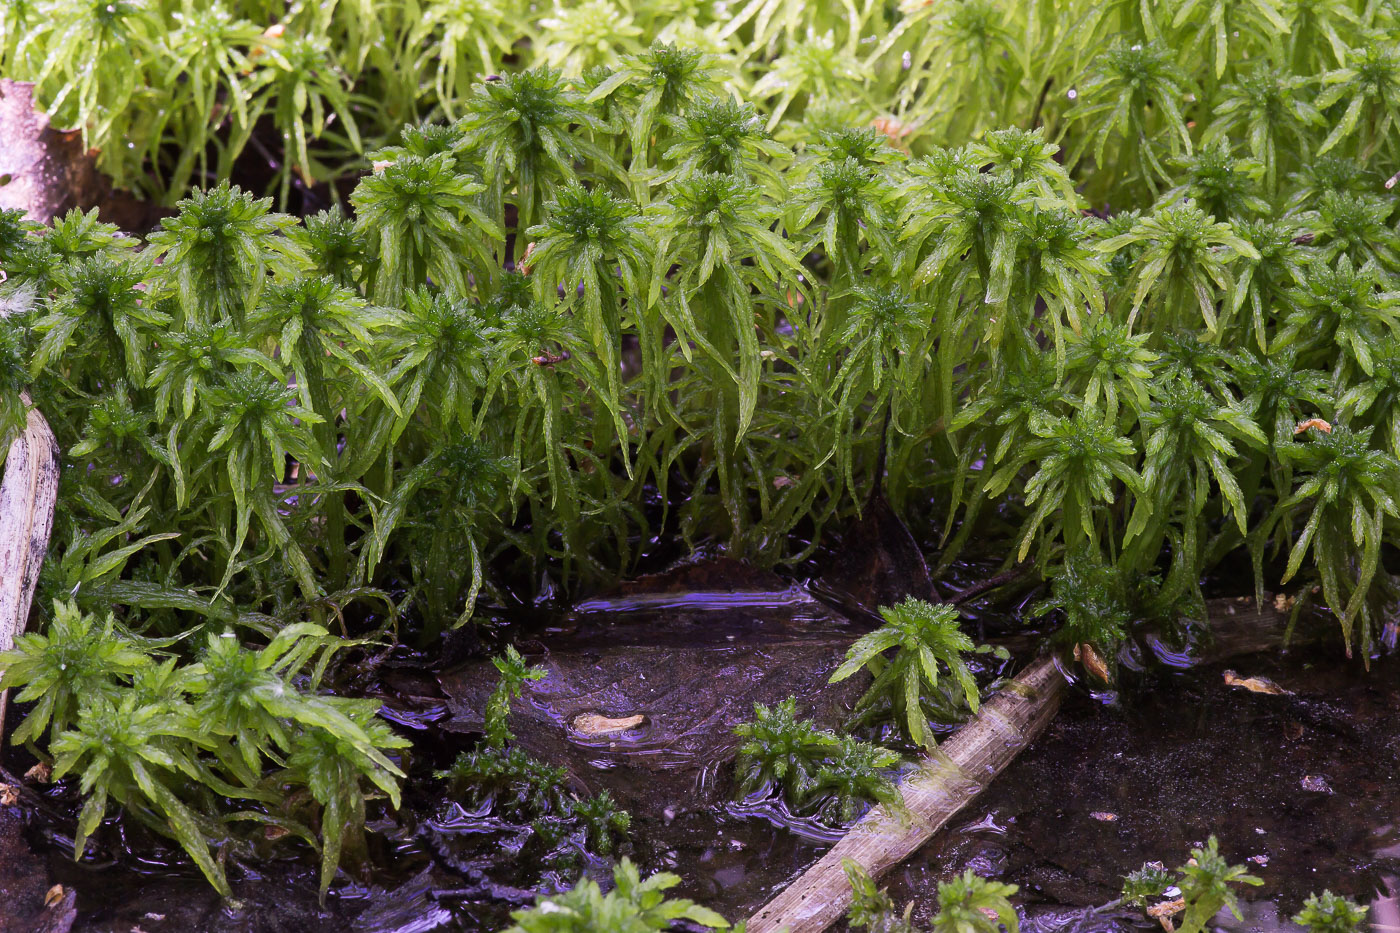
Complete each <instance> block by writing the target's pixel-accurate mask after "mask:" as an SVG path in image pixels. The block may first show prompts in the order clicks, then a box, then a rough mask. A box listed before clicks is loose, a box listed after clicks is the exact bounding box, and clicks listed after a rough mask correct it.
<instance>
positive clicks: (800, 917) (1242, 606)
mask: <svg viewBox="0 0 1400 933" xmlns="http://www.w3.org/2000/svg"><path fill="white" fill-rule="evenodd" d="M1206 612H1207V616H1208V618H1209V619H1210V622H1211V626H1212V630H1213V631H1214V632H1215V637H1214V638H1213V639H1212V640H1211V641H1210V642H1209V643H1208V644H1206V645H1205V646H1203V647H1202V649H1201V652H1200V654H1199V655H1198V656H1197V659H1196V662H1195V663H1198V664H1199V663H1209V662H1212V661H1221V660H1225V659H1226V658H1230V657H1235V656H1238V655H1241V654H1248V653H1251V652H1255V651H1259V650H1262V649H1264V648H1266V647H1274V646H1276V645H1278V644H1279V643H1280V642H1281V641H1282V637H1283V633H1284V630H1285V628H1286V618H1285V616H1284V613H1282V612H1280V611H1278V610H1277V609H1276V608H1275V606H1274V604H1273V601H1272V598H1269V599H1266V600H1265V602H1264V603H1263V604H1255V602H1254V600H1252V599H1217V600H1211V601H1210V602H1209V603H1208V604H1207V607H1206ZM1068 686H1069V684H1068V681H1067V680H1066V679H1065V675H1064V674H1063V673H1062V671H1061V668H1060V662H1059V661H1058V660H1057V659H1056V658H1055V657H1053V656H1045V657H1041V658H1039V659H1037V660H1036V661H1035V662H1033V663H1032V664H1031V665H1030V666H1029V667H1027V668H1026V669H1025V670H1023V671H1022V672H1021V673H1020V674H1018V675H1017V676H1016V678H1015V679H1014V680H1012V681H1011V682H1010V684H1008V685H1007V686H1006V687H1004V688H1003V689H1002V690H1001V692H999V693H998V694H997V695H996V696H994V697H992V698H991V699H990V700H988V701H987V702H986V703H984V704H983V705H982V708H981V710H979V711H978V713H977V715H976V716H974V717H973V718H972V719H970V720H969V721H968V722H967V724H966V725H964V726H963V727H962V728H961V729H959V730H958V731H957V732H956V733H955V734H954V735H953V736H952V737H951V738H949V739H948V740H946V741H945V742H944V743H943V744H942V745H940V746H939V747H938V748H937V749H935V750H934V751H933V752H932V753H930V754H929V755H928V756H926V757H925V758H924V761H923V766H922V767H921V768H920V770H919V771H917V772H915V773H914V774H913V775H911V776H910V777H908V778H906V779H905V780H904V781H903V782H901V784H900V788H899V789H900V794H901V796H902V797H903V800H904V808H905V810H906V811H907V812H906V813H904V814H898V813H894V812H893V811H891V810H889V809H888V808H886V807H884V806H880V807H876V808H875V809H873V810H871V811H870V812H869V813H868V814H866V815H865V817H863V818H862V819H861V820H860V821H859V822H857V823H856V824H855V825H854V826H853V827H851V829H850V831H849V832H847V833H846V835H845V836H843V837H842V838H841V839H840V840H839V841H838V842H837V843H836V845H835V846H833V847H832V848H831V849H830V850H829V851H828V852H827V853H826V854H825V855H823V856H822V857H821V858H820V859H819V860H818V861H817V862H816V863H815V864H814V865H812V866H811V867H810V868H808V869H807V870H806V871H805V872H803V873H802V875H800V876H799V877H798V878H797V880H795V881H794V882H793V883H792V884H790V885H789V886H788V887H787V888H786V889H784V890H783V891H782V892H781V893H779V894H778V895H777V896H776V897H774V898H773V899H772V900H770V901H769V902H768V903H767V904H765V905H764V906H763V907H762V908H760V909H759V910H758V911H757V912H756V913H755V914H754V915H753V916H752V917H751V918H750V919H749V922H748V931H749V933H775V931H778V930H782V929H786V930H787V931H788V933H821V931H822V930H825V929H826V928H827V927H828V926H830V925H831V924H832V923H834V922H835V921H836V920H837V919H838V918H840V917H841V916H842V915H843V914H845V912H846V910H847V908H849V907H850V903H851V887H850V883H849V882H848V881H847V880H846V874H845V871H844V870H843V869H842V867H841V863H842V861H844V860H845V859H848V858H849V859H852V860H854V861H855V862H856V863H857V864H859V865H860V866H861V867H862V868H863V869H865V871H866V873H867V874H869V875H870V876H871V877H872V878H879V877H880V876H881V875H882V874H884V873H885V872H887V871H888V870H889V869H890V868H892V867H894V866H895V865H897V864H899V863H900V862H902V861H903V860H904V859H905V858H907V857H908V856H909V855H911V854H912V853H913V852H914V851H915V850H917V849H918V848H919V847H920V846H922V845H923V844H924V843H925V842H927V841H928V840H929V839H930V838H931V837H932V836H933V834H934V833H936V832H938V830H939V829H941V828H942V827H943V826H944V825H945V824H946V823H947V822H948V821H949V820H950V819H951V818H952V817H953V816H954V815H955V814H957V813H958V812H959V811H960V810H961V809H962V808H963V807H964V806H966V805H967V804H968V803H970V802H971V801H972V800H973V799H974V798H976V797H977V795H978V794H980V793H981V792H982V791H983V790H984V789H985V788H986V787H987V785H988V784H990V783H991V781H992V779H993V778H995V777H996V776H997V775H998V774H1000V773H1001V772H1002V770H1004V769H1005V768H1006V766H1007V765H1009V764H1010V763H1011V762H1012V760H1014V759H1015V757H1016V756H1017V755H1018V754H1020V752H1021V751H1022V750H1023V749H1024V748H1026V747H1027V746H1029V745H1030V743H1031V742H1033V741H1034V740H1035V739H1036V737H1038V736H1039V735H1040V733H1041V732H1043V731H1044V730H1045V727H1046V726H1047V725H1049V723H1050V720H1051V719H1053V718H1054V716H1055V713H1056V712H1057V711H1058V709H1059V706H1060V701H1061V700H1062V699H1063V698H1064V696H1065V693H1066V692H1067V690H1068Z"/></svg>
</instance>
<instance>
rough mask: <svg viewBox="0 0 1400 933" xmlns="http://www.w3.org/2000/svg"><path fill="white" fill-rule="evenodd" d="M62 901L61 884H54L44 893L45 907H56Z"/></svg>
mask: <svg viewBox="0 0 1400 933" xmlns="http://www.w3.org/2000/svg"><path fill="white" fill-rule="evenodd" d="M62 903H63V885H61V884H56V885H54V886H53V887H51V888H49V890H48V892H47V893H46V894H45V895H44V906H45V907H57V906H58V905H59V904H62Z"/></svg>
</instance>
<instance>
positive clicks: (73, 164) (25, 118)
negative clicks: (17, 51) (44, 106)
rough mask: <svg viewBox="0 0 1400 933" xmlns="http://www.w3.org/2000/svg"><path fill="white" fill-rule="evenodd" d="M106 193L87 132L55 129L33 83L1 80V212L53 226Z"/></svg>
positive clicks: (95, 201)
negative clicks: (36, 101)
mask: <svg viewBox="0 0 1400 933" xmlns="http://www.w3.org/2000/svg"><path fill="white" fill-rule="evenodd" d="M106 188H107V185H106V182H105V181H104V179H103V177H102V174H101V173H100V172H98V170H97V164H96V161H95V160H94V158H93V156H92V153H90V152H88V151H87V149H86V147H85V146H84V145H83V134H82V132H81V131H80V130H60V129H55V128H53V127H52V126H50V125H49V117H48V115H47V114H45V113H43V112H41V111H39V110H38V109H36V108H35V106H34V85H33V84H32V83H30V82H28V81H11V80H10V79H8V78H4V79H0V209H3V208H19V209H20V210H22V211H24V213H25V217H26V218H28V219H29V220H33V221H37V222H39V223H42V224H47V223H49V222H50V221H51V220H53V219H54V218H55V217H60V216H62V215H63V214H65V213H67V212H68V211H69V210H70V209H72V208H74V207H83V206H88V205H92V204H96V203H97V202H98V201H99V200H101V199H102V198H103V195H104V194H105V193H106Z"/></svg>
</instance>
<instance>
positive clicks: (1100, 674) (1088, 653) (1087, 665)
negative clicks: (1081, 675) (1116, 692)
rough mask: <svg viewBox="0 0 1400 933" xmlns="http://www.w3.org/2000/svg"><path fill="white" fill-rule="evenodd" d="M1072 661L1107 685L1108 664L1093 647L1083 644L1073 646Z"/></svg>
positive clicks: (1086, 643)
mask: <svg viewBox="0 0 1400 933" xmlns="http://www.w3.org/2000/svg"><path fill="white" fill-rule="evenodd" d="M1074 659H1075V660H1076V661H1078V662H1079V663H1080V664H1083V665H1084V669H1085V670H1086V671H1088V672H1089V673H1090V674H1093V675H1094V676H1095V677H1097V678H1098V679H1099V680H1101V681H1103V682H1104V683H1108V681H1109V674H1108V664H1107V663H1105V662H1104V659H1103V658H1101V657H1099V653H1098V652H1097V651H1095V650H1094V646H1093V645H1091V644H1089V643H1088V642H1085V643H1083V644H1079V645H1075V646H1074Z"/></svg>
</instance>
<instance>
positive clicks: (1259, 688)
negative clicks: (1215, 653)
mask: <svg viewBox="0 0 1400 933" xmlns="http://www.w3.org/2000/svg"><path fill="white" fill-rule="evenodd" d="M1225 685H1226V686H1228V687H1240V688H1241V689H1244V690H1248V691H1249V692H1250V693H1265V694H1268V695H1269V696H1292V695H1293V691H1291V690H1285V689H1283V688H1282V687H1280V686H1279V685H1278V684H1276V683H1274V682H1273V681H1272V680H1270V679H1269V678H1267V677H1241V676H1240V675H1239V674H1237V673H1235V672H1234V671H1226V672H1225Z"/></svg>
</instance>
